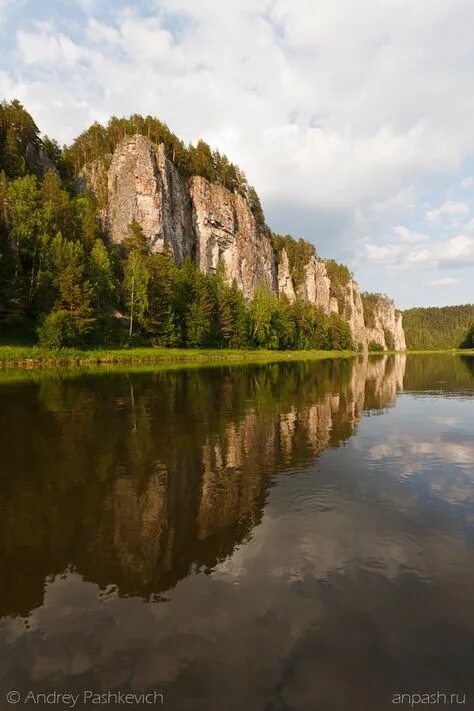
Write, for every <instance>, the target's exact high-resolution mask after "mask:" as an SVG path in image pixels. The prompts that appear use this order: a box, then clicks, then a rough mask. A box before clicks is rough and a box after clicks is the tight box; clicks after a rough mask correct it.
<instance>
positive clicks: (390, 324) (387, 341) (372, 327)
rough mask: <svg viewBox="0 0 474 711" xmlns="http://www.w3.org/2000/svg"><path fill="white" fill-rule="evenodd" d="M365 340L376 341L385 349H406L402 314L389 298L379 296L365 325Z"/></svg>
mask: <svg viewBox="0 0 474 711" xmlns="http://www.w3.org/2000/svg"><path fill="white" fill-rule="evenodd" d="M366 333H367V342H368V343H370V342H371V341H372V342H374V343H378V344H379V345H380V346H382V347H383V348H384V349H386V350H396V351H404V350H406V342H405V332H404V330H403V324H402V314H401V312H400V311H398V310H397V309H395V306H394V304H393V302H392V301H390V299H386V298H384V297H379V299H378V301H377V303H376V304H375V307H374V309H373V314H372V318H371V320H370V322H369V323H368V324H367V325H366Z"/></svg>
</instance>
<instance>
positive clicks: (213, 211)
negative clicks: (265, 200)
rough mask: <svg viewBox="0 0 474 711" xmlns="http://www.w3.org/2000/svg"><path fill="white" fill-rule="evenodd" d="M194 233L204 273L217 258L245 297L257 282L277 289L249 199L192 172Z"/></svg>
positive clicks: (266, 241)
mask: <svg viewBox="0 0 474 711" xmlns="http://www.w3.org/2000/svg"><path fill="white" fill-rule="evenodd" d="M189 192H190V195H191V201H192V220H193V228H194V235H195V257H196V262H197V264H198V265H199V268H200V269H201V271H203V272H204V273H206V274H208V273H212V272H214V271H215V270H216V269H217V266H218V264H219V263H220V262H223V263H224V264H225V267H226V273H227V276H228V278H229V279H230V280H234V279H235V280H236V281H237V284H238V285H239V287H240V288H241V289H242V291H243V293H244V295H245V297H246V298H250V297H251V296H252V295H253V293H254V291H255V288H256V286H257V285H258V284H261V283H263V284H265V285H266V286H267V287H269V288H270V289H272V290H276V267H275V256H274V254H273V249H272V245H271V242H270V240H269V238H268V237H267V235H265V234H262V233H261V232H260V231H259V230H258V227H257V223H256V220H255V217H254V215H253V214H252V211H251V209H250V207H249V204H248V202H247V201H246V200H245V199H244V198H243V197H242V196H241V195H238V194H236V193H231V192H230V191H229V190H226V188H224V187H223V186H222V185H217V184H215V183H210V182H209V181H208V180H206V179H205V178H202V177H201V176H194V177H192V178H191V180H190V183H189Z"/></svg>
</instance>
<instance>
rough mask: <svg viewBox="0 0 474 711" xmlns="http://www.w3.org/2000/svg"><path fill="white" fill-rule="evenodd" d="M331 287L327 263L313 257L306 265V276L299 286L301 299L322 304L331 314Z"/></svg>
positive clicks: (327, 312)
mask: <svg viewBox="0 0 474 711" xmlns="http://www.w3.org/2000/svg"><path fill="white" fill-rule="evenodd" d="M330 288H331V282H330V280H329V277H328V273H327V270H326V264H325V263H324V262H323V260H322V259H318V258H317V257H314V256H313V257H311V259H310V260H309V262H308V264H307V265H306V267H305V277H304V280H303V282H302V284H301V285H300V286H299V288H298V296H299V297H300V299H304V300H305V301H309V302H310V303H312V304H316V306H320V307H321V308H322V309H323V311H324V313H326V314H329V313H330V312H331V298H330Z"/></svg>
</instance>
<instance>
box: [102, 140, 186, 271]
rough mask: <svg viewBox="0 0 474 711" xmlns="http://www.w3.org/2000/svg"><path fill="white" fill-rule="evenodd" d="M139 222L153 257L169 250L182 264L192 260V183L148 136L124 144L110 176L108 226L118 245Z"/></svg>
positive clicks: (113, 159)
mask: <svg viewBox="0 0 474 711" xmlns="http://www.w3.org/2000/svg"><path fill="white" fill-rule="evenodd" d="M133 220H136V221H137V222H138V223H139V224H140V225H141V227H142V229H143V231H144V233H145V235H146V237H148V239H149V241H150V245H151V248H152V250H153V251H155V252H158V251H161V250H163V248H164V247H165V246H168V247H169V248H170V249H171V252H172V254H173V256H174V258H175V259H176V261H177V262H178V263H181V262H182V261H183V259H185V258H186V257H188V256H191V255H192V250H193V246H194V235H193V231H192V218H191V200H190V197H189V193H188V190H187V186H186V182H185V181H184V180H183V178H182V177H181V176H180V175H179V173H178V171H177V170H176V168H175V167H174V165H173V164H172V163H171V161H169V160H168V158H167V157H166V156H165V151H164V146H163V145H161V146H158V147H155V146H154V144H153V143H152V142H151V141H150V140H149V139H147V138H146V137H145V136H140V135H135V136H132V137H131V138H127V139H126V140H125V141H123V142H122V143H121V144H120V146H119V147H118V148H117V150H116V151H115V153H114V155H113V158H112V162H111V164H110V168H109V171H108V201H107V209H106V223H107V227H108V230H109V234H110V236H111V238H112V240H113V241H114V242H122V241H123V240H124V239H125V237H126V236H127V233H128V226H129V224H130V223H131V222H132V221H133Z"/></svg>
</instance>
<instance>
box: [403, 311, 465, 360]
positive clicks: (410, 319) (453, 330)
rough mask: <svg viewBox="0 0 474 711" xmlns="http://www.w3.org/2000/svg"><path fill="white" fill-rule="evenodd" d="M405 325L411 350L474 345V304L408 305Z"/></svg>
mask: <svg viewBox="0 0 474 711" xmlns="http://www.w3.org/2000/svg"><path fill="white" fill-rule="evenodd" d="M403 327H404V329H405V337H406V341H407V348H408V349H410V350H443V349H451V348H474V304H463V305H460V306H440V307H438V306H433V307H426V308H421V307H417V308H413V309H407V310H406V311H404V312H403Z"/></svg>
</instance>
